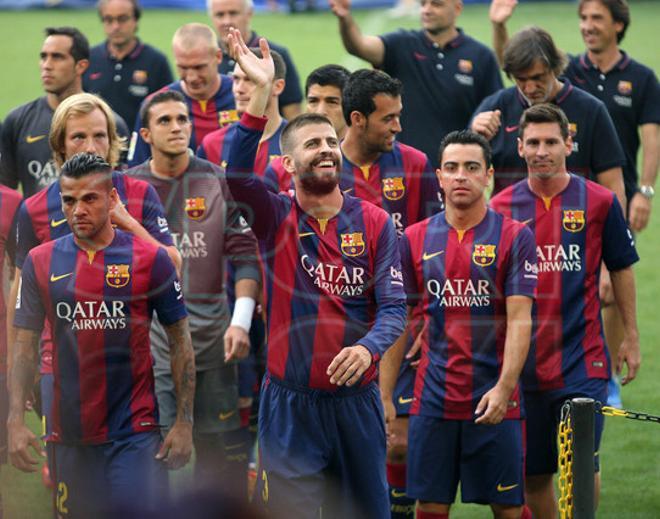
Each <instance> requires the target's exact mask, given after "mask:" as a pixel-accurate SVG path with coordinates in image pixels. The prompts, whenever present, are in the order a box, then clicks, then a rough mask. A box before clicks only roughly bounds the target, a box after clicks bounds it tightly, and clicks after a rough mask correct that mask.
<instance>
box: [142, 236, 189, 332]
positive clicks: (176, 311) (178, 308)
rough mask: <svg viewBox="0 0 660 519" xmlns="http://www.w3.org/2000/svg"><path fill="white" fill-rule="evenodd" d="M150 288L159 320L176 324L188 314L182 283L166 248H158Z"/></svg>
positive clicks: (150, 299) (151, 303)
mask: <svg viewBox="0 0 660 519" xmlns="http://www.w3.org/2000/svg"><path fill="white" fill-rule="evenodd" d="M150 288H151V290H150V294H149V304H150V307H151V308H152V309H153V310H155V311H156V314H157V315H158V320H159V321H160V322H161V323H163V324H164V325H165V326H169V325H171V324H174V323H176V322H178V321H180V320H181V319H183V318H184V317H186V316H187V315H188V313H187V312H186V306H185V303H184V301H183V292H182V291H181V283H180V282H179V279H178V278H177V276H176V271H175V270H174V264H173V263H172V260H171V259H170V258H169V256H168V255H167V252H165V249H158V252H157V253H156V257H155V259H154V263H153V266H152V267H151V283H150Z"/></svg>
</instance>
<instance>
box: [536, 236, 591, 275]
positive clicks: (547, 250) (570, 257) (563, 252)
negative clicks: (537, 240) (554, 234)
mask: <svg viewBox="0 0 660 519" xmlns="http://www.w3.org/2000/svg"><path fill="white" fill-rule="evenodd" d="M536 256H537V257H538V264H537V272H538V273H539V274H540V273H542V272H579V271H580V270H582V256H581V251H580V246H579V245H578V244H577V243H571V244H569V245H568V246H566V247H564V245H561V244H559V245H555V244H551V245H538V246H537V247H536Z"/></svg>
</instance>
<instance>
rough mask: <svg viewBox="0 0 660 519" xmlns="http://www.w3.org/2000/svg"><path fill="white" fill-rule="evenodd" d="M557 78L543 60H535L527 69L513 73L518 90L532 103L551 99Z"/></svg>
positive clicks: (535, 103)
mask: <svg viewBox="0 0 660 519" xmlns="http://www.w3.org/2000/svg"><path fill="white" fill-rule="evenodd" d="M555 79H556V78H555V75H554V73H553V72H552V71H551V70H550V69H549V68H548V67H547V66H546V65H545V64H544V63H542V62H541V61H536V62H534V65H532V66H531V67H529V68H528V69H527V70H523V71H522V72H517V73H516V74H513V80H514V81H515V82H516V86H517V87H518V91H519V92H520V93H521V94H522V95H523V97H524V98H525V99H527V102H528V103H529V104H530V105H537V104H540V103H546V102H548V101H550V99H551V98H552V91H553V88H554V85H555Z"/></svg>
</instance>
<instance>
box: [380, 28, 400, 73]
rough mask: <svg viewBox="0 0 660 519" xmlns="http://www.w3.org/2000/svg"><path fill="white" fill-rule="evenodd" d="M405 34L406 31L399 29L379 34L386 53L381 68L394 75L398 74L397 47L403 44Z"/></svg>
mask: <svg viewBox="0 0 660 519" xmlns="http://www.w3.org/2000/svg"><path fill="white" fill-rule="evenodd" d="M404 35H405V33H404V31H403V30H402V29H399V30H398V31H394V32H388V33H387V34H381V35H380V36H379V38H380V39H381V41H382V42H383V46H384V47H385V55H384V56H383V65H382V67H381V68H382V69H383V71H385V72H387V73H388V74H389V75H390V76H392V77H396V76H397V71H398V63H397V57H398V56H397V49H399V48H400V47H401V46H402V44H403V39H404Z"/></svg>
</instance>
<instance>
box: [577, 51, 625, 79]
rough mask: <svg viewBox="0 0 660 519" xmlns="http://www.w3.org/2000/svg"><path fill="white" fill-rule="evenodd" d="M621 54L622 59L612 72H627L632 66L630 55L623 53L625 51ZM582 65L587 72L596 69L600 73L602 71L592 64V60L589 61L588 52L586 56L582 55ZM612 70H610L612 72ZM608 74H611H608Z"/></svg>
mask: <svg viewBox="0 0 660 519" xmlns="http://www.w3.org/2000/svg"><path fill="white" fill-rule="evenodd" d="M620 52H621V59H620V60H619V61H618V62H617V64H616V65H614V66H613V67H612V70H616V69H618V70H625V69H626V67H628V65H630V61H631V60H630V56H628V54H626V52H625V51H623V50H620ZM580 65H581V66H582V68H583V69H585V70H592V69H595V70H598V71H600V69H599V68H598V67H597V66H596V65H594V64H593V63H592V62H591V60H590V59H589V56H587V53H586V52H585V53H584V54H581V55H580ZM612 70H610V72H611V71H612ZM608 74H609V72H608Z"/></svg>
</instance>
